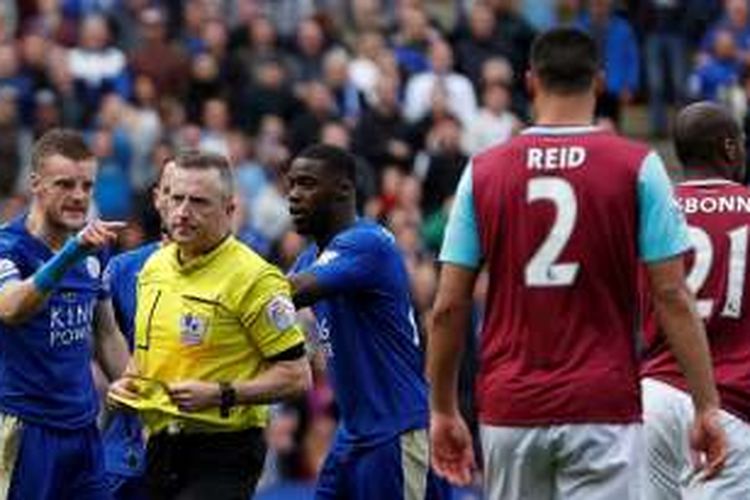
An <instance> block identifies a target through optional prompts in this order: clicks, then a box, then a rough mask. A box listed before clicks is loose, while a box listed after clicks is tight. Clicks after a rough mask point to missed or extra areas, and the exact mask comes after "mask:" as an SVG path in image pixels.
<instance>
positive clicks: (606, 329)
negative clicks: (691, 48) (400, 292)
mask: <svg viewBox="0 0 750 500" xmlns="http://www.w3.org/2000/svg"><path fill="white" fill-rule="evenodd" d="M565 130H567V132H566V131H565ZM471 169H472V176H473V177H472V181H473V182H472V184H471V187H472V189H473V202H474V209H475V212H476V213H475V215H476V226H477V233H478V239H479V245H480V247H481V256H482V259H483V261H484V262H485V263H486V265H487V266H488V272H489V288H488V298H487V310H486V313H485V314H486V315H485V318H484V324H483V331H482V340H481V355H480V357H481V365H480V372H479V377H478V382H477V393H478V403H479V412H480V420H481V421H482V422H484V423H486V424H492V425H519V426H524V425H550V424H563V423H577V422H587V423H629V422H635V421H638V420H639V419H640V414H641V411H640V393H639V386H638V364H637V360H636V350H635V334H636V331H637V330H638V328H637V327H638V325H639V321H638V304H637V297H638V266H639V256H640V257H641V258H643V259H645V260H649V259H653V260H658V259H662V258H666V257H671V256H673V255H677V254H679V253H681V252H683V251H684V250H685V248H686V245H687V243H686V239H685V238H683V240H680V238H679V237H676V238H672V239H670V234H669V233H664V234H663V236H664V237H665V238H666V239H667V241H668V244H666V245H662V247H661V248H658V249H656V250H653V251H652V250H649V248H648V246H649V245H651V246H654V245H656V246H659V245H661V243H660V242H658V241H657V242H656V243H653V242H652V243H649V241H652V240H653V241H655V240H658V239H659V237H661V236H662V235H661V234H660V233H659V231H673V232H674V234H676V235H678V236H679V234H680V233H679V231H680V230H681V231H682V232H683V236H684V222H682V219H681V216H680V215H679V212H678V210H677V209H676V208H675V206H674V201H673V199H672V198H671V196H672V193H671V187H670V186H669V180H668V177H667V176H666V173H665V171H664V167H663V164H662V163H661V161H660V160H659V158H658V156H657V155H655V154H654V153H650V152H649V150H648V149H647V148H646V147H645V146H643V145H641V144H638V143H634V142H631V141H628V140H625V139H623V138H620V137H618V136H616V135H614V134H610V133H607V132H604V131H599V130H598V129H593V128H591V127H570V128H567V129H554V128H542V127H538V128H532V129H529V130H528V131H527V132H526V133H525V134H524V135H521V136H519V137H516V138H515V139H513V140H511V141H510V142H509V143H506V144H505V145H503V146H499V147H496V148H492V149H490V150H488V151H486V152H484V153H482V154H479V155H478V156H476V157H474V158H473V160H472V164H471ZM459 189H460V187H459ZM457 203H459V200H458V199H457ZM665 214H667V215H665ZM669 214H671V215H669ZM670 217H671V218H670ZM680 224H683V225H682V226H681V225H680ZM660 225H661V226H664V227H665V228H666V229H659V227H658V226H660ZM449 231H451V228H450V224H449ZM447 238H448V237H447ZM672 240H674V243H671V242H672ZM681 241H682V242H681ZM445 254H446V252H445V246H444V252H443V255H445ZM441 259H442V260H444V261H446V262H451V259H449V258H448V259H446V258H443V256H442V255H441Z"/></svg>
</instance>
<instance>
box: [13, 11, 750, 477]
mask: <svg viewBox="0 0 750 500" xmlns="http://www.w3.org/2000/svg"><path fill="white" fill-rule="evenodd" d="M559 24H572V25H576V26H579V27H581V28H583V29H585V30H586V31H588V32H589V33H591V34H592V35H593V36H594V38H595V39H596V41H597V43H598V45H599V47H600V50H601V54H602V64H603V70H605V78H604V83H603V89H602V91H603V92H602V95H601V98H600V102H599V105H598V110H597V115H598V116H599V119H600V123H601V124H602V125H604V126H607V127H610V128H613V129H618V128H620V127H621V124H622V121H623V116H624V114H625V112H626V111H627V109H628V107H629V106H633V105H634V103H635V104H638V105H645V106H646V107H647V109H648V111H649V115H648V116H649V127H650V128H649V129H648V130H646V131H645V133H646V134H650V135H651V136H653V137H660V136H665V135H666V134H667V132H668V127H669V110H670V109H671V107H672V106H673V105H676V104H677V105H679V104H682V103H684V102H687V101H689V100H692V99H704V98H708V99H715V100H720V101H723V102H726V103H727V104H729V105H730V106H731V107H732V109H733V110H734V111H735V112H736V114H737V116H738V118H740V119H744V118H745V116H746V115H748V113H747V108H748V106H747V102H748V99H749V97H748V96H750V71H748V67H749V65H750V18H749V17H748V4H747V0H725V1H724V2H719V1H716V0H636V1H629V2H616V1H614V0H589V1H586V0H484V1H482V0H455V1H452V0H432V1H429V0H425V1H421V0H162V1H154V0H19V1H15V0H0V220H3V221H5V220H8V219H9V218H11V217H13V216H14V215H15V214H18V213H19V212H21V211H22V210H23V209H24V207H25V206H26V203H27V193H26V191H27V179H28V171H27V169H28V165H29V161H28V155H29V151H30V144H31V143H32V141H34V139H35V138H37V137H39V136H40V135H41V134H42V133H43V132H45V131H46V130H48V129H50V128H52V127H58V126H67V127H74V128H77V129H80V130H82V131H83V132H84V133H85V135H86V137H87V139H88V140H89V142H90V145H91V147H92V149H93V151H94V152H95V154H96V156H97V158H98V161H99V166H100V170H99V175H98V179H97V182H96V186H95V212H96V213H97V214H98V215H100V216H101V217H103V218H106V219H119V220H127V221H128V222H129V230H128V231H127V232H126V234H125V236H124V238H123V239H122V241H121V245H122V249H126V248H132V247H134V246H137V245H139V244H141V243H142V242H144V241H147V240H151V239H154V238H156V237H157V236H158V235H159V231H160V224H159V221H158V219H157V217H156V214H155V212H154V211H153V209H152V207H151V202H150V197H151V194H150V189H151V186H152V184H153V183H154V181H155V179H156V177H157V175H158V168H159V166H160V165H162V163H163V161H164V159H165V158H167V157H169V156H170V155H172V154H173V153H174V152H175V151H177V150H182V149H185V148H199V149H204V150H210V151H215V152H219V153H222V154H226V155H228V156H229V157H230V158H231V160H232V162H233V164H234V165H235V167H236V178H237V184H238V195H237V202H238V206H239V207H240V209H239V210H238V211H237V217H236V221H235V227H236V232H237V234H238V235H239V237H240V238H241V239H242V240H243V241H245V242H246V243H247V244H248V245H250V246H251V247H252V248H254V249H255V250H256V251H257V252H258V253H260V254H261V255H263V256H265V257H266V258H268V259H269V260H271V261H273V262H275V263H276V264H278V265H279V266H280V267H281V268H283V269H286V268H288V267H289V265H290V264H291V263H292V262H293V260H294V258H295V256H296V255H297V253H298V252H299V251H300V249H301V248H302V246H303V245H304V241H303V240H302V239H301V238H300V237H299V236H297V235H296V234H295V233H293V232H292V231H291V230H290V222H289V216H288V214H287V210H286V204H285V200H284V176H283V171H284V168H285V166H286V165H287V164H288V162H289V160H290V158H292V157H293V156H294V154H295V153H297V152H299V151H300V150H301V149H302V148H304V147H305V146H307V145H309V144H312V143H314V142H317V141H322V142H325V143H330V144H334V145H338V146H342V147H345V148H348V149H349V150H350V151H352V152H353V153H354V154H355V155H356V157H357V160H358V182H357V188H358V192H359V200H360V209H361V211H362V213H363V214H366V215H368V216H370V217H373V218H376V219H378V220H380V221H382V222H383V223H384V224H386V225H387V226H389V227H390V228H391V230H392V231H393V232H394V234H395V235H396V238H397V240H398V242H399V244H400V246H401V248H402V249H403V251H404V255H405V256H406V260H407V263H408V267H409V270H410V272H411V278H412V288H413V297H414V302H415V305H416V307H417V310H418V311H419V313H420V318H419V319H420V320H421V321H422V324H425V322H426V320H427V317H428V315H429V310H430V306H431V304H432V300H433V295H434V292H435V287H436V279H437V273H436V266H435V258H436V254H437V252H438V249H439V247H440V244H441V241H442V234H443V229H444V227H445V223H446V219H447V213H448V210H449V208H450V203H451V196H452V193H453V192H454V189H455V187H456V184H457V182H458V179H459V177H460V175H461V172H462V170H463V168H464V166H465V165H466V162H467V160H468V159H469V157H470V156H471V155H472V154H474V153H476V152H477V151H479V150H481V149H483V148H486V147H487V146H489V145H493V144H499V143H502V142H504V141H507V140H508V139H509V138H511V137H512V136H513V135H514V134H516V133H517V132H518V131H519V130H520V129H522V128H523V126H524V124H525V123H528V122H529V119H530V115H531V112H530V109H529V96H528V95H527V94H526V91H525V87H524V70H525V67H526V63H527V59H528V55H529V50H530V45H531V42H532V41H533V39H534V36H535V34H536V33H537V32H539V31H541V30H544V29H546V28H548V27H551V26H554V25H559ZM481 298H482V293H481V287H480V291H479V292H478V293H477V318H478V320H477V323H478V322H479V321H480V318H481V304H482V300H481ZM308 323H309V326H310V329H312V328H313V326H312V325H313V322H312V321H308ZM313 337H314V336H313ZM469 361H470V360H469ZM468 366H469V368H468V369H467V370H468V373H471V362H469V363H468ZM469 379H470V377H467V380H469ZM466 386H467V387H469V386H470V383H469V382H467V384H466ZM467 400H468V402H467V404H470V398H467ZM335 413H336V412H335V406H334V404H333V401H332V396H331V391H330V388H329V387H328V386H327V385H326V381H325V375H324V370H323V368H322V363H318V377H317V383H316V389H315V390H314V391H313V392H312V393H311V394H310V395H309V397H308V400H307V401H306V402H304V404H299V405H296V406H295V405H293V406H282V407H279V408H277V409H276V418H275V420H274V424H273V425H272V426H271V427H270V429H269V436H268V437H269V443H270V445H271V446H270V448H271V457H272V459H271V462H270V467H269V470H268V472H267V474H266V477H265V478H264V481H265V482H266V484H271V483H273V482H274V481H277V480H280V479H298V480H307V479H312V478H313V477H314V476H315V473H316V471H317V468H318V467H319V466H320V463H321V461H322V459H323V456H324V453H325V451H326V450H327V447H328V443H329V441H330V438H331V435H332V432H333V431H334V428H335V418H336V414H335Z"/></svg>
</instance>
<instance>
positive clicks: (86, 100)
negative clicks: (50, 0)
mask: <svg viewBox="0 0 750 500" xmlns="http://www.w3.org/2000/svg"><path fill="white" fill-rule="evenodd" d="M80 30H81V31H80V37H79V41H78V46H77V47H74V48H73V49H71V51H70V54H69V59H68V64H70V73H71V75H72V77H73V83H74V85H75V95H76V99H77V100H78V103H79V104H80V105H81V107H82V109H83V110H84V114H83V116H82V119H83V122H82V123H81V124H79V125H83V126H88V125H89V124H90V123H91V119H92V118H93V117H94V115H95V114H96V109H97V107H98V106H99V102H100V101H101V99H102V97H103V96H104V95H105V94H108V93H110V92H114V93H116V94H118V95H120V96H122V97H124V98H128V97H130V92H131V81H130V75H129V73H128V68H127V59H126V58H125V54H124V53H123V52H122V51H121V50H120V49H119V48H117V47H115V46H113V45H112V44H111V39H110V34H109V26H108V25H107V20H106V19H105V18H104V17H102V16H99V15H90V16H88V17H85V18H84V19H83V20H82V21H81V28H80Z"/></svg>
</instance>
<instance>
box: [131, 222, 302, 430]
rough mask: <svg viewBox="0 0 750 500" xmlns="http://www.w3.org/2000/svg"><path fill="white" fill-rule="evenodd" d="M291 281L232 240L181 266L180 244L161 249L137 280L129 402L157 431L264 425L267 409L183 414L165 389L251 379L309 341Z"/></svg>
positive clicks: (239, 409)
mask: <svg viewBox="0 0 750 500" xmlns="http://www.w3.org/2000/svg"><path fill="white" fill-rule="evenodd" d="M290 296H291V295H290V289H289V284H288V282H287V281H286V279H285V278H284V276H283V275H282V274H281V272H280V271H279V270H278V269H276V268H275V267H274V266H272V265H271V264H269V263H267V262H266V261H264V260H263V259H262V258H261V257H259V256H258V255H257V254H255V253H254V252H253V251H252V250H250V249H249V248H248V247H247V246H245V245H244V244H242V243H240V242H239V241H237V240H236V239H235V238H234V237H233V236H229V237H227V239H226V240H224V241H223V242H222V243H221V244H220V245H219V246H218V247H217V248H215V249H214V250H212V251H211V252H210V253H208V254H206V255H203V256H201V257H199V258H198V259H195V260H193V261H191V262H190V263H189V264H187V265H182V264H180V262H179V260H178V258H177V245H175V244H170V245H167V246H165V247H164V248H162V249H160V250H159V251H157V252H156V253H155V254H154V255H152V256H151V258H150V259H149V260H148V261H147V262H146V264H145V266H144V267H143V269H142V271H141V273H140V274H139V277H138V302H137V312H136V318H135V329H136V332H135V341H136V346H135V353H134V358H135V363H136V367H137V369H138V371H139V375H140V376H142V377H143V379H141V380H136V383H137V384H138V385H139V396H140V397H139V399H138V400H137V401H132V402H128V401H125V402H126V403H127V404H129V405H130V406H132V407H133V408H135V409H137V410H138V411H139V412H140V413H141V417H142V419H143V422H144V424H145V425H146V427H147V429H148V430H149V431H150V432H152V433H154V432H159V431H161V430H163V429H165V428H167V427H169V426H171V425H174V424H177V425H178V426H180V427H182V428H184V429H185V430H187V431H190V430H193V431H201V432H221V431H236V430H242V429H247V428H249V427H263V426H265V424H266V421H267V419H268V410H267V407H266V406H265V405H257V406H235V407H234V408H232V409H231V412H230V415H229V417H227V418H222V417H221V416H220V415H219V409H218V408H211V409H208V410H203V411H200V412H189V413H187V412H185V413H184V412H181V411H180V410H179V409H178V408H177V407H176V406H175V405H174V404H173V403H172V402H171V401H170V399H169V396H168V395H167V393H166V391H165V386H164V384H168V383H171V382H177V381H184V380H201V381H215V382H219V381H228V382H232V381H238V380H249V379H252V378H253V377H255V376H256V375H257V374H259V373H260V372H262V371H263V370H264V368H265V366H266V365H265V362H264V359H266V358H269V357H272V356H274V355H276V354H279V353H281V352H283V351H285V350H287V349H289V348H291V347H294V346H296V345H298V344H300V343H302V342H304V336H303V334H302V332H301V330H300V329H299V327H298V326H297V325H296V321H295V314H294V306H293V304H292V301H291V298H290Z"/></svg>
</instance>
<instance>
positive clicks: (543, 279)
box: [525, 177, 580, 287]
mask: <svg viewBox="0 0 750 500" xmlns="http://www.w3.org/2000/svg"><path fill="white" fill-rule="evenodd" d="M538 200H548V201H551V202H552V203H554V204H555V210H556V214H555V222H554V223H553V224H552V229H551V230H550V232H549V234H548V235H547V238H546V239H545V240H544V241H543V242H542V244H541V245H540V246H539V248H538V249H537V251H536V253H535V254H534V255H533V256H532V257H531V259H529V262H528V263H527V264H526V271H525V281H526V286H534V287H542V286H544V287H547V286H569V285H572V284H573V282H574V281H575V279H576V276H577V275H578V269H579V268H580V265H579V264H578V262H562V263H556V262H555V261H557V259H559V258H560V254H561V253H562V251H563V249H564V248H565V245H566V244H567V243H568V240H569V239H570V235H571V234H572V233H573V227H574V226H575V222H576V215H577V214H578V203H577V201H576V195H575V192H573V187H572V186H571V185H570V183H569V182H568V181H566V180H565V179H560V178H557V177H537V178H534V179H531V180H530V181H529V184H528V189H527V192H526V201H527V202H528V203H533V202H535V201H538Z"/></svg>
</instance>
